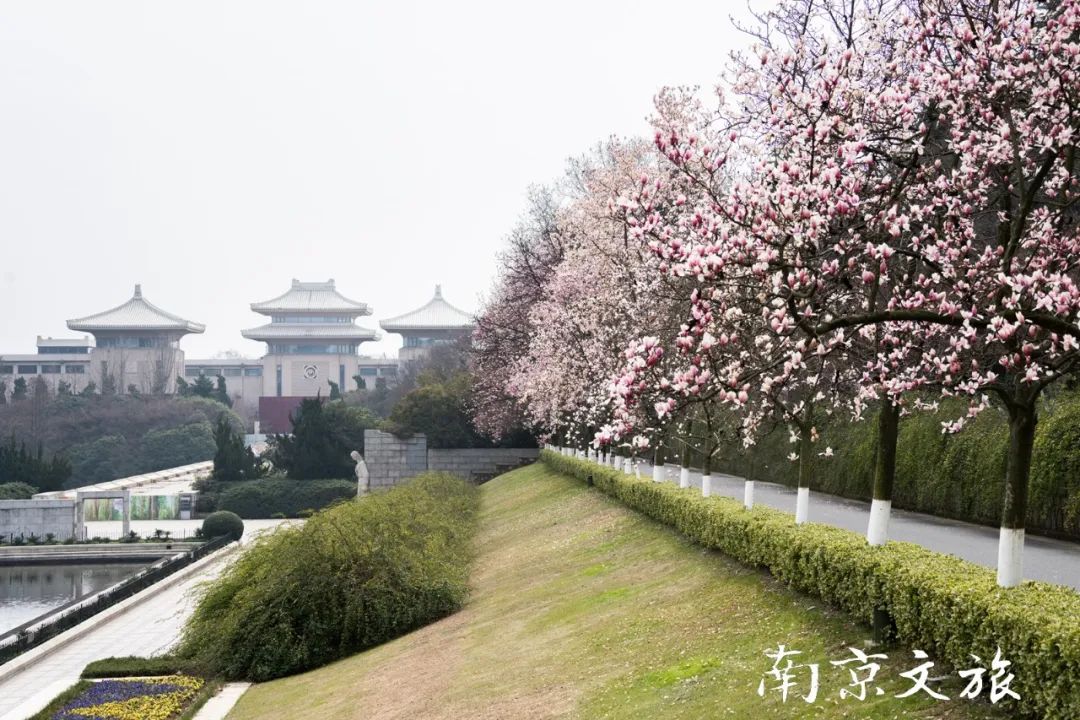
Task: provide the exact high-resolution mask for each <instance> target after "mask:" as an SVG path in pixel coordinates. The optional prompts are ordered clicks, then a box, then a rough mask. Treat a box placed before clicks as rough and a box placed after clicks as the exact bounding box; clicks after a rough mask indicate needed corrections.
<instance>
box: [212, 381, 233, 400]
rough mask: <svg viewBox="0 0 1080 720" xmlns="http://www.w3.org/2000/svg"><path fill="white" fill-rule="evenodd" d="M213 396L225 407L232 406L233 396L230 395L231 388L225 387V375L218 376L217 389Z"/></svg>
mask: <svg viewBox="0 0 1080 720" xmlns="http://www.w3.org/2000/svg"><path fill="white" fill-rule="evenodd" d="M212 397H213V398H214V399H215V400H217V401H218V402H219V403H221V404H222V405H224V406H225V407H232V398H230V397H229V390H228V388H226V387H225V378H224V376H222V375H218V376H217V390H215V391H214V394H213V396H212Z"/></svg>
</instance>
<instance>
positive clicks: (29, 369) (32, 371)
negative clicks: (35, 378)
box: [19, 365, 37, 375]
mask: <svg viewBox="0 0 1080 720" xmlns="http://www.w3.org/2000/svg"><path fill="white" fill-rule="evenodd" d="M19 374H20V375H37V365H20V366H19Z"/></svg>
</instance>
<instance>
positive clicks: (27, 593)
mask: <svg viewBox="0 0 1080 720" xmlns="http://www.w3.org/2000/svg"><path fill="white" fill-rule="evenodd" d="M145 566H146V563H85V564H77V565H14V566H8V567H0V635H2V634H4V633H5V632H7V631H8V630H11V629H12V628H15V627H18V626H19V625H22V624H23V623H25V622H28V621H30V620H33V619H34V618H35V617H37V616H38V615H41V614H43V613H46V612H48V611H49V610H52V609H53V608H57V607H60V606H61V605H64V604H65V603H68V602H71V601H72V600H77V599H79V598H82V597H86V596H87V595H92V594H94V593H96V592H98V591H99V590H104V589H105V588H107V587H109V586H111V585H115V584H116V583H118V582H120V581H121V580H124V579H125V578H128V577H131V576H132V575H134V574H135V573H137V572H138V571H139V570H141V569H142V568H143V567H145Z"/></svg>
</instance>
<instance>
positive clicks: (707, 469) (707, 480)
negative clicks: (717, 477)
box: [701, 434, 713, 497]
mask: <svg viewBox="0 0 1080 720" xmlns="http://www.w3.org/2000/svg"><path fill="white" fill-rule="evenodd" d="M712 453H713V448H712V436H711V434H710V436H709V437H707V438H705V457H704V458H702V460H701V496H702V497H709V496H710V495H712Z"/></svg>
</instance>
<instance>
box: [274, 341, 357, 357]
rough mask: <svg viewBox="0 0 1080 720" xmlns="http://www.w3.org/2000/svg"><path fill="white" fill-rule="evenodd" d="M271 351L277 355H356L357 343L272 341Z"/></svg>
mask: <svg viewBox="0 0 1080 720" xmlns="http://www.w3.org/2000/svg"><path fill="white" fill-rule="evenodd" d="M270 352H271V353H273V354H275V355H355V354H356V345H338V344H336V343H334V344H328V345H315V344H308V343H305V344H291V343H290V344H287V343H270Z"/></svg>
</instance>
